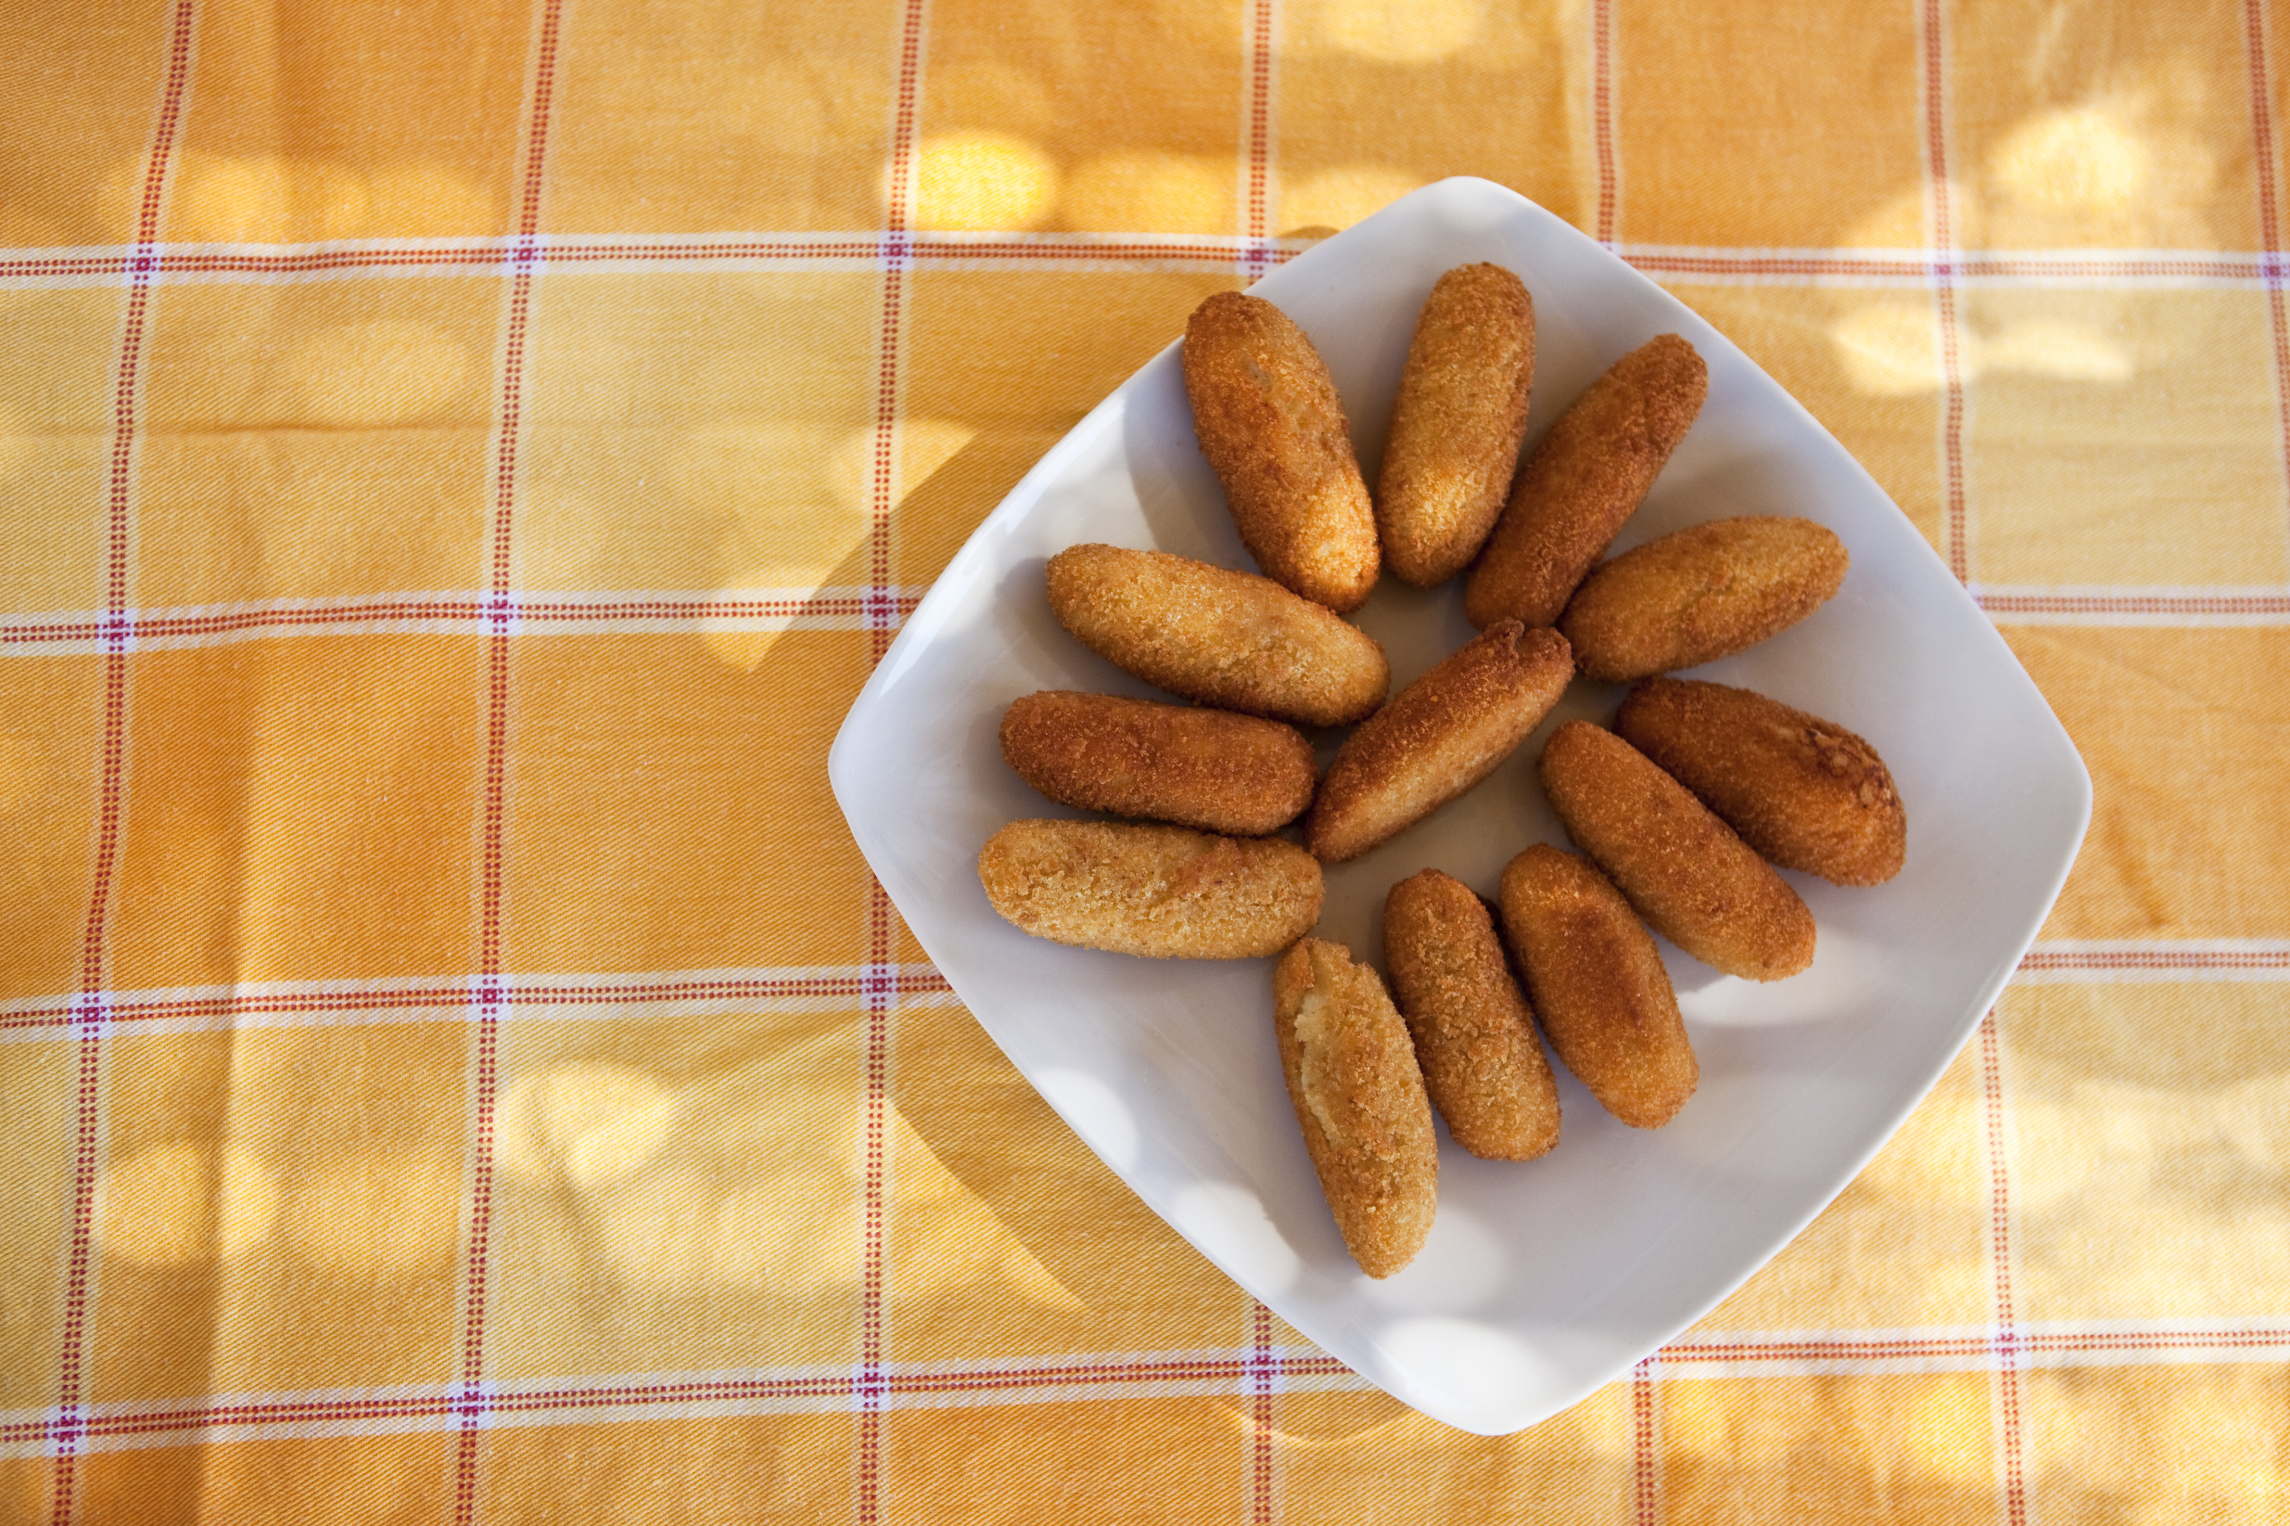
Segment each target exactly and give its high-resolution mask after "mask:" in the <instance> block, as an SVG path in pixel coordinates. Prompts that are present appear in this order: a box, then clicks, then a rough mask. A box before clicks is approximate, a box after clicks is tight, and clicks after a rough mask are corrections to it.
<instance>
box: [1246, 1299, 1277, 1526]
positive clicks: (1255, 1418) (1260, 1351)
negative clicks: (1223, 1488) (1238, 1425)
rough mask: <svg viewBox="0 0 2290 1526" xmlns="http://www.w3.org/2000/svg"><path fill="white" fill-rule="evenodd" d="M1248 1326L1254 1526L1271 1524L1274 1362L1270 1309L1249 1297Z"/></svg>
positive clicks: (1250, 1451)
mask: <svg viewBox="0 0 2290 1526" xmlns="http://www.w3.org/2000/svg"><path fill="white" fill-rule="evenodd" d="M1248 1305H1249V1308H1248V1325H1249V1341H1250V1343H1251V1344H1250V1347H1249V1354H1248V1378H1249V1419H1250V1421H1251V1422H1252V1423H1251V1424H1250V1426H1249V1438H1248V1439H1249V1455H1248V1467H1249V1482H1250V1488H1249V1519H1250V1520H1251V1521H1252V1522H1254V1523H1255V1526H1272V1519H1273V1514H1274V1511H1273V1478H1272V1463H1273V1456H1272V1422H1273V1420H1274V1418H1275V1417H1274V1415H1273V1412H1272V1391H1273V1381H1274V1379H1275V1378H1276V1377H1277V1376H1278V1372H1279V1369H1278V1363H1277V1362H1276V1360H1275V1358H1274V1355H1273V1350H1272V1311H1271V1310H1270V1309H1268V1308H1266V1307H1265V1306H1264V1305H1263V1304H1261V1303H1259V1302H1257V1301H1256V1300H1255V1299H1253V1298H1251V1299H1250V1300H1249V1301H1248Z"/></svg>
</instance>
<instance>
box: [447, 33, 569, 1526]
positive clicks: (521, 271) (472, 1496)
mask: <svg viewBox="0 0 2290 1526" xmlns="http://www.w3.org/2000/svg"><path fill="white" fill-rule="evenodd" d="M538 21H539V32H538V35H537V36H536V38H535V40H534V51H533V94H532V107H531V113H530V115H529V116H528V118H527V121H526V127H525V145H524V160H525V164H524V179H523V182H522V184H521V185H520V187H519V190H518V197H517V227H516V234H515V242H514V255H515V261H514V268H513V273H512V274H511V276H510V284H509V292H508V307H507V316H506V323H505V326H504V332H503V334H502V342H501V422H500V433H499V439H498V442H497V444H496V446H495V454H494V476H493V515H492V518H493V524H492V543H491V548H490V556H489V558H488V560H489V561H490V563H491V565H490V567H489V568H488V577H487V589H486V594H487V614H488V616H489V617H490V619H491V623H492V629H491V631H490V632H489V634H488V636H487V640H486V648H487V650H486V694H485V818H484V827H483V833H484V838H483V848H482V869H481V875H482V878H481V880H480V884H479V887H478V946H477V979H476V981H475V983H474V984H475V989H474V991H473V992H472V996H473V999H474V1000H475V1001H476V1003H477V1021H476V1024H475V1027H476V1032H475V1034H474V1038H475V1051H476V1052H475V1055H474V1057H473V1063H472V1069H471V1078H470V1109H471V1118H472V1125H473V1127H472V1138H471V1140H470V1151H471V1159H470V1170H469V1177H470V1181H469V1250H468V1257H467V1271H466V1280H465V1282H464V1286H463V1291H462V1305H461V1387H460V1391H459V1393H458V1394H457V1395H456V1403H457V1406H458V1408H457V1413H458V1414H459V1416H460V1419H461V1435H460V1440H459V1443H458V1446H457V1449H456V1452H455V1457H454V1518H455V1520H456V1521H457V1522H458V1523H460V1526H470V1523H472V1522H474V1521H475V1520H476V1519H477V1514H478V1462H479V1456H480V1448H479V1433H480V1431H481V1429H482V1427H483V1424H484V1419H485V1409H486V1399H485V1306H486V1300H487V1297H488V1294H489V1292H490V1290H491V1270H492V1248H493V1186H494V1182H493V1112H494V1108H495V1106H496V1104H497V1102H498V1100H499V1093H500V1081H501V1059H500V1057H501V1004H502V1002H503V1001H504V1000H506V999H507V998H506V994H505V991H506V987H505V985H504V982H503V981H502V978H501V977H502V974H503V971H504V968H505V966H506V963H507V961H506V959H505V958H504V956H503V942H504V933H503V920H504V908H505V905H506V901H507V894H508V886H507V875H508V862H507V855H508V814H509V711H510V703H511V697H512V679H513V676H514V675H513V662H512V655H513V653H514V652H515V650H516V644H515V641H514V639H513V637H512V634H511V633H512V631H513V630H514V628H515V627H514V617H515V577H516V561H515V550H516V501H517V467H518V455H519V450H520V448H521V446H522V444H523V426H524V402H525V367H526V358H527V351H528V348H529V345H530V342H531V330H532V317H533V279H534V264H535V259H536V255H537V242H538V239H539V237H540V232H541V198H542V193H543V189H544V186H545V171H546V165H547V157H548V143H549V124H550V119H551V114H552V111H553V108H554V105H555V99H556V81H557V51H558V48H559V46H560V44H561V43H562V40H563V32H564V8H563V3H562V0H543V4H542V7H541V11H540V15H539V17H538Z"/></svg>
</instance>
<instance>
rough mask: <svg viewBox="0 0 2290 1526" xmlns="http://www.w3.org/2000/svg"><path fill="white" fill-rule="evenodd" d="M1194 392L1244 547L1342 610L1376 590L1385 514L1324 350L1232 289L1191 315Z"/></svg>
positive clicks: (1196, 423)
mask: <svg viewBox="0 0 2290 1526" xmlns="http://www.w3.org/2000/svg"><path fill="white" fill-rule="evenodd" d="M1183 359H1184V370H1185V395H1186V397H1188V398H1190V399H1191V400H1192V405H1193V432H1194V433H1195V434H1196V435H1198V436H1199V438H1200V442H1201V454H1202V455H1204V456H1206V457H1208V460H1209V465H1210V467H1212V468H1213V469H1214V470H1215V472H1216V474H1217V480H1218V481H1219V482H1221V483H1223V484H1224V490H1225V502H1226V503H1227V505H1229V506H1230V508H1231V509H1232V521H1233V525H1234V527H1235V528H1237V529H1238V530H1239V531H1240V540H1241V544H1242V545H1244V546H1246V547H1248V554H1249V555H1251V556H1253V557H1255V558H1256V564H1257V565H1258V566H1259V567H1261V568H1263V569H1264V571H1265V573H1266V575H1268V576H1270V577H1271V578H1273V579H1274V580H1276V581H1277V582H1279V583H1280V584H1282V585H1283V586H1284V587H1287V588H1289V589H1291V590H1293V591H1294V592H1296V593H1299V594H1302V595H1303V596H1304V597H1305V598H1307V599H1310V600H1312V601H1313V602H1314V603H1316V604H1324V605H1326V606H1327V607H1328V608H1330V609H1332V610H1335V611H1337V612H1338V613H1339V614H1341V613H1344V612H1347V611H1350V610H1354V609H1358V608H1359V607H1360V605H1361V604H1362V603H1363V602H1365V601H1366V599H1367V597H1368V593H1369V591H1370V590H1371V589H1373V588H1374V587H1375V586H1376V571H1377V568H1378V567H1379V566H1380V564H1381V562H1382V552H1381V550H1380V549H1379V547H1378V545H1377V542H1376V518H1375V510H1374V508H1373V507H1372V506H1371V505H1370V504H1369V502H1368V489H1367V484H1366V483H1365V482H1363V481H1362V480H1361V478H1360V462H1359V458H1358V457H1357V456H1355V455H1354V454H1353V453H1352V429H1351V425H1350V423H1349V422H1348V421H1347V420H1346V419H1345V417H1344V405H1343V401H1342V400H1341V399H1340V398H1338V397H1337V396H1336V384H1335V382H1334V381H1333V380H1331V379H1330V378H1329V376H1328V367H1327V366H1326V365H1325V364H1324V363H1323V362H1322V361H1321V359H1320V352H1319V351H1318V350H1315V349H1314V348H1312V341H1311V340H1310V339H1308V338H1307V337H1305V334H1304V331H1303V330H1302V329H1300V328H1298V327H1297V326H1296V324H1295V321H1294V320H1293V319H1291V318H1290V317H1289V316H1288V315H1287V314H1286V313H1284V312H1282V311H1281V310H1280V309H1279V308H1277V307H1274V306H1273V305H1272V304H1271V303H1269V302H1267V301H1265V300H1264V299H1263V298H1262V297H1251V296H1245V295H1243V294H1242V293H1240V292H1237V291H1221V292H1218V293H1217V294H1216V295H1215V296H1213V297H1210V298H1209V299H1208V300H1207V301H1205V302H1203V303H1202V304H1201V305H1200V306H1199V307H1197V308H1195V309H1193V315H1192V317H1191V318H1189V319H1187V320H1186V322H1185V343H1184V352H1183Z"/></svg>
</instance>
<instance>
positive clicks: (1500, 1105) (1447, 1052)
mask: <svg viewBox="0 0 2290 1526" xmlns="http://www.w3.org/2000/svg"><path fill="white" fill-rule="evenodd" d="M1384 968H1385V969H1386V970H1388V971H1390V973H1391V991H1392V998H1393V1000H1394V1001H1395V1002H1396V1003H1397V1004H1398V1006H1399V1010H1400V1015H1401V1016H1402V1017H1404V1018H1405V1019H1406V1020H1407V1031H1408V1033H1409V1034H1410V1035H1411V1036H1412V1037H1413V1038H1414V1040H1415V1057H1416V1062H1417V1064H1418V1065H1420V1066H1421V1067H1422V1070H1423V1084H1424V1086H1425V1088H1426V1089H1427V1090H1428V1091H1429V1092H1430V1093H1431V1100H1432V1104H1433V1105H1434V1106H1436V1107H1437V1108H1438V1109H1439V1115H1440V1116H1441V1117H1442V1118H1445V1119H1446V1120H1447V1131H1448V1132H1449V1133H1450V1134H1453V1135H1454V1136H1455V1142H1456V1143H1457V1144H1459V1145H1461V1146H1463V1148H1464V1149H1466V1150H1469V1151H1470V1152H1471V1153H1472V1154H1474V1155H1477V1156H1480V1157H1482V1158H1484V1159H1488V1160H1533V1159H1534V1158H1535V1157H1536V1156H1538V1155H1541V1154H1543V1153H1545V1152H1546V1151H1548V1150H1549V1149H1550V1148H1551V1146H1553V1145H1555V1144H1557V1143H1558V1131H1559V1104H1558V1083H1557V1082H1556V1081H1555V1080H1554V1079H1553V1078H1552V1076H1551V1067H1550V1062H1549V1061H1548V1060H1546V1059H1544V1058H1543V1046H1542V1042H1541V1040H1539V1039H1538V1038H1536V1036H1535V1029H1534V1022H1533V1019H1532V1017H1531V1015H1530V1014H1529V1012H1528V1009H1527V1001H1526V998H1525V997H1524V996H1522V995H1521V994H1520V992H1519V984H1518V982H1517V981H1516V980H1513V979H1512V978H1511V969H1510V965H1509V964H1508V963H1507V962H1506V961H1505V959H1504V957H1503V946H1502V944H1501V943H1500V942H1499V941H1497V939H1496V936H1495V923H1494V919H1493V918H1491V917H1490V916H1488V915H1487V908H1486V906H1485V905H1484V904H1483V903H1482V902H1481V901H1480V899H1479V897H1478V896H1477V895H1475V894H1474V893H1473V892H1472V891H1471V889H1470V887H1469V886H1467V885H1465V884H1463V883H1462V882H1461V881H1460V880H1457V879H1455V878H1453V877H1452V876H1450V875H1447V874H1443V873H1441V872H1440V871H1439V870H1437V869H1426V870H1424V871H1423V872H1421V873H1420V874H1416V875H1414V876H1412V877H1410V878H1408V879H1404V880H1401V881H1400V882H1399V883H1398V884H1396V885H1394V886H1392V888H1391V892H1390V894H1388V895H1387V896H1386V897H1385V898H1384Z"/></svg>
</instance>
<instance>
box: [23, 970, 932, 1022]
mask: <svg viewBox="0 0 2290 1526" xmlns="http://www.w3.org/2000/svg"><path fill="white" fill-rule="evenodd" d="M878 978H879V977H875V976H871V975H868V974H859V975H790V976H771V975H754V976H728V977H719V978H707V977H695V978H689V979H686V978H678V977H662V978H659V979H643V980H636V981H631V982H629V983H628V984H625V985H613V984H580V985H552V984H549V983H547V982H546V981H522V980H518V979H516V978H515V977H514V976H504V977H502V979H501V981H500V991H501V1005H502V1006H503V1007H504V1008H506V1007H508V1006H510V1005H511V1004H512V1003H514V1004H519V1005H527V1004H529V1005H531V1006H535V1007H541V1006H552V1007H568V1006H569V1007H578V1006H592V1007H624V1006H639V1005H659V1004H663V1003H668V1002H694V1001H723V1002H741V1001H774V1000H786V999H789V998H796V997H818V998H828V999H835V998H845V999H849V1000H851V1001H853V1002H861V1001H864V1000H865V999H866V997H867V995H868V992H869V990H870V984H869V982H870V981H871V980H875V979H878ZM889 979H890V981H891V983H892V986H893V988H894V992H895V994H896V995H898V996H902V997H903V996H919V995H930V994H938V993H943V992H947V991H951V990H952V989H953V987H952V986H950V985H948V984H947V982H946V977H945V976H943V975H941V974H939V973H938V971H936V970H934V969H929V968H927V967H925V968H923V969H921V970H918V971H915V972H911V973H909V972H901V971H896V970H895V969H894V971H893V973H892V974H891V975H890V976H889ZM469 1000H470V990H469V983H468V982H467V981H461V982H456V983H453V984H445V983H439V984H435V985H415V986H407V987H404V988H402V989H385V990H371V991H357V990H344V991H332V990H326V989H323V988H320V989H314V990H286V991H254V992H244V993H232V994H229V995H224V994H219V993H201V994H192V995H180V994H174V995H151V996H144V997H136V996H128V997H124V998H120V997H114V998H113V999H112V1000H111V1002H110V1003H109V1006H108V1010H107V1012H106V1013H105V1021H106V1022H107V1023H109V1024H110V1025H111V1026H113V1027H114V1028H119V1027H123V1026H127V1027H129V1029H130V1031H132V1027H131V1025H133V1024H136V1023H155V1022H172V1021H179V1020H181V1019H184V1018H216V1019H229V1018H240V1017H262V1016H273V1015H279V1016H296V1015H307V1014H325V1013H350V1012H386V1011H395V1010H400V1009H403V1008H409V1007H437V1008H450V1009H453V1010H455V1011H457V1012H464V1011H466V1010H467V1009H468V1006H469ZM74 1011H75V1008H74V1006H73V1004H72V1000H71V999H70V998H58V999H56V1000H54V1001H52V1002H50V1003H48V1004H46V1005H42V1006H34V1007H26V1008H20V1009H18V1010H16V1011H14V1012H10V1013H8V1014H6V1015H5V1016H0V1030H6V1029H11V1028H15V1029H25V1028H56V1029H68V1028H69V1027H70V1026H71V1024H72V1023H73V1021H74V1016H73V1014H74ZM503 1016H507V1013H506V1012H504V1013H503Z"/></svg>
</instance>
